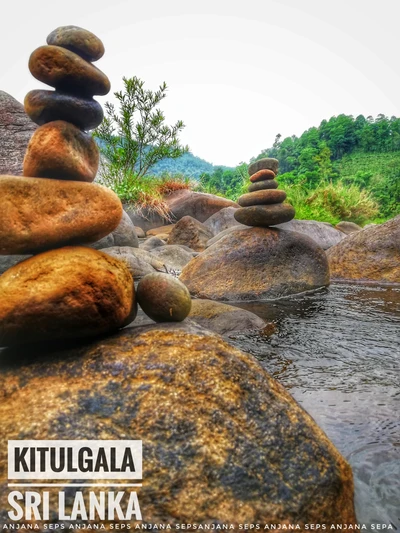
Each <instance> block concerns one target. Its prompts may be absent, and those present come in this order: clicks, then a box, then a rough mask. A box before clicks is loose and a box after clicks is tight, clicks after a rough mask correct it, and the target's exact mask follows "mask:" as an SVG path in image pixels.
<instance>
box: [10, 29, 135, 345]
mask: <svg viewBox="0 0 400 533" xmlns="http://www.w3.org/2000/svg"><path fill="white" fill-rule="evenodd" d="M47 43H48V45H47V46H41V47H39V48H37V49H36V50H35V51H34V52H33V53H32V55H31V57H30V59H29V69H30V71H31V73H32V74H33V76H34V77H35V78H37V79H38V80H40V81H42V82H44V83H47V84H48V85H50V86H52V87H54V88H55V89H56V90H55V91H46V90H37V91H31V92H30V93H28V94H27V96H26V98H25V109H26V112H27V114H28V115H29V116H30V118H31V119H32V120H33V121H34V122H36V123H37V124H39V125H40V127H39V128H38V129H37V130H36V131H35V133H34V134H33V136H32V138H31V141H30V143H29V145H28V148H27V152H26V155H25V159H24V166H23V175H24V177H17V176H9V175H6V176H0V194H1V197H2V210H1V212H0V254H2V255H12V254H38V255H34V256H33V257H32V258H30V259H27V260H26V261H23V262H22V263H19V264H17V265H15V266H14V267H12V268H11V269H9V270H7V271H6V272H5V273H4V274H3V275H2V276H1V277H0V346H8V345H13V344H19V343H22V342H34V341H41V340H51V339H59V338H71V337H86V336H93V335H98V334H103V333H107V332H109V331H112V330H115V329H117V328H119V327H121V326H123V325H125V324H127V323H128V322H130V321H131V320H133V318H134V316H135V314H136V302H135V293H134V285H133V280H132V276H131V275H130V273H129V270H128V268H127V266H126V265H125V264H124V263H123V262H121V261H119V260H117V259H114V258H112V257H110V256H108V255H106V254H104V253H102V252H99V251H97V250H93V249H91V248H86V247H81V246H73V245H76V244H78V243H92V242H95V241H97V240H99V239H101V238H102V237H105V236H106V235H108V234H109V233H110V232H112V231H113V230H114V229H115V228H116V227H117V226H118V224H119V222H120V220H121V217H122V205H121V202H120V200H119V198H118V197H117V196H116V195H115V194H114V193H113V192H111V191H110V190H108V189H106V188H105V187H102V186H100V185H97V184H94V183H91V182H93V180H94V178H95V176H96V172H97V168H98V163H99V151H98V148H97V146H96V143H95V142H94V140H93V139H92V137H91V136H90V135H88V134H87V133H85V131H87V130H89V129H92V128H95V127H96V126H97V125H99V124H100V122H101V120H102V118H103V111H102V109H101V106H100V104H99V103H98V102H96V101H95V100H93V95H96V94H97V95H105V94H107V93H108V92H109V90H110V82H109V80H108V78H107V76H106V75H105V74H103V73H102V72H101V71H100V70H99V69H97V68H96V67H95V66H94V65H92V63H91V62H92V61H96V60H97V59H99V58H100V57H102V55H103V53H104V46H103V43H102V42H101V41H100V39H98V38H97V37H96V36H95V35H93V34H92V33H91V32H89V31H87V30H84V29H82V28H78V27H75V26H65V27H61V28H58V29H56V30H55V31H53V32H52V33H51V34H50V35H49V36H48V38H47Z"/></svg>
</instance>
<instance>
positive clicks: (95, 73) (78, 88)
mask: <svg viewBox="0 0 400 533" xmlns="http://www.w3.org/2000/svg"><path fill="white" fill-rule="evenodd" d="M29 70H30V71H31V74H32V75H33V76H34V77H35V78H36V79H38V80H39V81H41V82H43V83H46V84H47V85H50V86H51V87H55V88H56V89H58V90H60V91H63V92H67V93H73V94H75V95H80V96H86V97H87V96H93V95H95V94H98V95H105V94H107V93H108V92H109V91H110V88H111V85H110V80H109V79H108V78H107V76H106V75H105V74H103V72H101V70H99V69H98V68H96V67H95V66H94V65H92V64H91V63H88V62H87V61H85V60H84V59H82V58H81V57H80V56H78V55H77V54H75V53H74V52H71V51H70V50H67V49H66V48H61V47H60V46H40V47H39V48H37V49H36V50H34V51H33V52H32V54H31V56H30V58H29Z"/></svg>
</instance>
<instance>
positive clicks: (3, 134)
mask: <svg viewBox="0 0 400 533" xmlns="http://www.w3.org/2000/svg"><path fill="white" fill-rule="evenodd" d="M36 128H37V126H36V124H34V123H33V122H32V121H31V120H30V118H29V117H28V115H27V114H26V113H25V110H24V106H23V105H22V104H20V103H19V102H18V101H17V100H15V98H13V97H12V96H11V95H9V94H7V93H5V92H4V91H0V174H14V175H16V176H18V175H22V165H23V161H24V156H25V151H26V148H27V146H28V143H29V140H30V138H31V136H32V134H33V133H34V132H35V130H36Z"/></svg>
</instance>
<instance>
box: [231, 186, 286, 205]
mask: <svg viewBox="0 0 400 533" xmlns="http://www.w3.org/2000/svg"><path fill="white" fill-rule="evenodd" d="M285 200H286V193H285V191H280V190H279V191H278V190H273V189H271V190H265V191H255V192H249V193H246V194H242V196H240V197H239V198H238V204H239V205H240V206H241V207H248V206H251V205H264V204H281V203H282V202H284V201H285Z"/></svg>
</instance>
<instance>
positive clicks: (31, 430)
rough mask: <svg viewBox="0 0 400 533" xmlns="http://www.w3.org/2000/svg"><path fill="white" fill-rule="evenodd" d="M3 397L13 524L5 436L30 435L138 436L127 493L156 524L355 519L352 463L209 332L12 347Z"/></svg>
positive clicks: (174, 328)
mask: <svg viewBox="0 0 400 533" xmlns="http://www.w3.org/2000/svg"><path fill="white" fill-rule="evenodd" d="M0 391H1V394H2V401H1V402H0V476H1V484H0V519H2V520H3V521H4V522H6V521H7V520H8V516H7V510H8V503H7V497H8V494H9V492H10V491H9V488H8V487H7V481H8V480H7V440H8V439H20V438H21V435H23V437H24V439H36V440H46V439H60V440H64V439H72V440H73V439H112V440H114V439H135V440H137V439H139V440H142V442H143V461H144V467H143V470H144V478H143V486H142V487H141V488H129V487H127V488H126V491H127V492H128V493H129V492H130V491H131V490H134V491H137V492H138V499H139V502H140V506H141V509H142V512H143V517H144V519H145V523H147V524H160V523H161V524H168V523H169V524H170V525H171V527H172V528H173V529H174V528H175V527H176V525H177V524H182V523H185V524H186V523H189V522H190V523H191V524H193V523H196V524H204V525H205V524H208V525H210V524H214V525H217V526H218V524H223V523H229V524H233V526H234V527H235V529H238V528H239V524H240V523H242V524H243V523H258V522H259V523H262V524H263V523H276V524H284V525H287V524H288V523H299V524H300V525H301V528H302V529H305V524H310V523H313V524H315V523H334V524H337V523H340V524H348V525H349V524H351V525H354V524H355V521H356V518H355V514H354V506H353V481H352V473H351V469H350V466H349V465H348V463H347V462H346V461H345V460H344V459H343V457H342V456H341V455H340V454H339V452H338V451H337V449H336V448H335V447H334V446H333V444H332V443H331V442H330V441H329V440H328V438H327V437H326V435H325V434H324V433H323V431H322V430H321V429H320V428H318V426H317V425H316V423H315V422H314V421H313V419H312V418H311V417H310V416H309V415H308V414H307V413H306V412H305V411H304V410H303V409H302V408H301V407H300V406H299V405H298V404H297V403H296V402H295V401H294V400H293V398H292V397H291V396H290V395H289V393H288V392H287V391H286V390H285V389H284V388H283V387H282V386H281V385H280V384H279V383H277V382H276V381H275V380H274V379H272V378H271V376H270V375H269V374H268V373H267V372H265V371H264V370H263V368H262V367H261V366H260V364H259V363H258V362H257V361H256V360H255V359H254V358H253V357H251V356H249V355H247V354H244V353H242V352H240V351H239V350H237V349H235V348H233V347H232V346H230V345H229V344H227V343H226V342H224V341H223V340H222V339H221V338H220V337H218V336H215V335H213V334H211V333H210V332H208V331H206V330H204V329H202V328H199V327H194V326H187V325H185V323H181V324H169V325H167V324H162V325H157V324H155V325H153V326H150V327H146V328H140V329H139V328H134V327H132V328H131V327H129V328H125V329H124V330H123V331H121V332H120V333H118V334H116V335H113V336H111V337H109V338H105V339H101V341H99V342H90V343H89V342H88V343H85V345H81V346H78V347H68V346H62V347H60V348H57V349H54V350H51V349H47V350H43V348H41V349H38V350H36V351H33V350H31V351H29V352H28V351H27V350H21V351H18V350H16V349H14V350H7V351H5V352H3V354H2V356H1V359H0ZM22 406H23V408H22ZM26 413H29V416H26ZM43 413H46V416H43ZM71 482H79V480H78V479H76V480H71ZM91 490H96V489H94V488H93V487H86V488H82V491H83V493H84V495H85V497H86V495H87V494H88V492H89V491H91ZM74 493H75V491H66V513H67V514H70V513H71V508H72V504H73V498H74ZM56 497H57V491H50V509H56V508H57V505H56ZM57 520H58V519H57V517H56V516H54V517H53V519H52V522H54V523H56V522H57ZM119 521H120V520H119V519H115V520H113V522H119ZM32 522H35V519H34V520H33V521H32ZM94 522H98V521H97V520H95V521H94ZM124 524H126V522H124ZM140 524H141V523H140ZM66 527H68V526H66Z"/></svg>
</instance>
